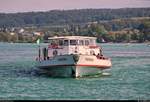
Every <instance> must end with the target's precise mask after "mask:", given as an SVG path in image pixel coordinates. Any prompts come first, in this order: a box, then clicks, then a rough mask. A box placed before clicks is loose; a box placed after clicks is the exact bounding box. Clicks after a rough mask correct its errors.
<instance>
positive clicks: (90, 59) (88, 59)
mask: <svg viewBox="0 0 150 102" xmlns="http://www.w3.org/2000/svg"><path fill="white" fill-rule="evenodd" d="M85 60H87V61H94V59H92V58H85Z"/></svg>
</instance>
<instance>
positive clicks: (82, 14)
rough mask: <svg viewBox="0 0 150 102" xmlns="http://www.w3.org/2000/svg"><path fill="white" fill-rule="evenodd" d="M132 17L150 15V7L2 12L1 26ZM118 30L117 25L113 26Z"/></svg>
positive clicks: (79, 22) (0, 16)
mask: <svg viewBox="0 0 150 102" xmlns="http://www.w3.org/2000/svg"><path fill="white" fill-rule="evenodd" d="M131 17H150V8H121V9H79V10H51V11H48V12H27V13H8V14H6V13H0V27H25V26H46V25H48V26H51V25H65V24H81V23H87V22H94V21H98V22H99V21H105V20H113V19H120V18H131ZM112 29H113V30H116V27H115V25H114V26H113V28H112Z"/></svg>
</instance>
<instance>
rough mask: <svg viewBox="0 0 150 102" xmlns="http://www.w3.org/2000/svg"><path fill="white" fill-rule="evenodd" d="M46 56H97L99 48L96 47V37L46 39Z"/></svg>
mask: <svg viewBox="0 0 150 102" xmlns="http://www.w3.org/2000/svg"><path fill="white" fill-rule="evenodd" d="M48 40H49V45H48V56H49V57H53V56H56V55H65V54H86V55H91V54H92V55H93V54H95V55H97V54H98V53H100V47H99V46H97V45H96V37H84V36H63V37H50V38H48Z"/></svg>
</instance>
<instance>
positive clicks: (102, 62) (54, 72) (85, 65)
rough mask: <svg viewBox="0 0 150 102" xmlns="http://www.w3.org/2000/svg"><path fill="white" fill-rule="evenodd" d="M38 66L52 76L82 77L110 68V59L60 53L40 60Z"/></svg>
mask: <svg viewBox="0 0 150 102" xmlns="http://www.w3.org/2000/svg"><path fill="white" fill-rule="evenodd" d="M38 67H39V68H40V69H42V70H43V71H44V72H45V73H47V74H48V75H50V76H52V77H83V76H88V75H95V74H98V73H100V72H101V70H102V69H107V68H110V67H111V61H110V59H98V58H97V57H96V56H93V55H89V56H87V55H78V56H75V55H61V56H55V57H54V58H52V59H50V60H43V61H40V62H39V64H38Z"/></svg>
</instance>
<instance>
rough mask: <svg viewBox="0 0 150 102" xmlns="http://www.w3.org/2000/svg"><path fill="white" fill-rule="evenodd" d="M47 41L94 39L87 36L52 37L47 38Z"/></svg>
mask: <svg viewBox="0 0 150 102" xmlns="http://www.w3.org/2000/svg"><path fill="white" fill-rule="evenodd" d="M48 39H49V40H55V39H94V40H95V39H96V37H89V36H54V37H49V38H48Z"/></svg>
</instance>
